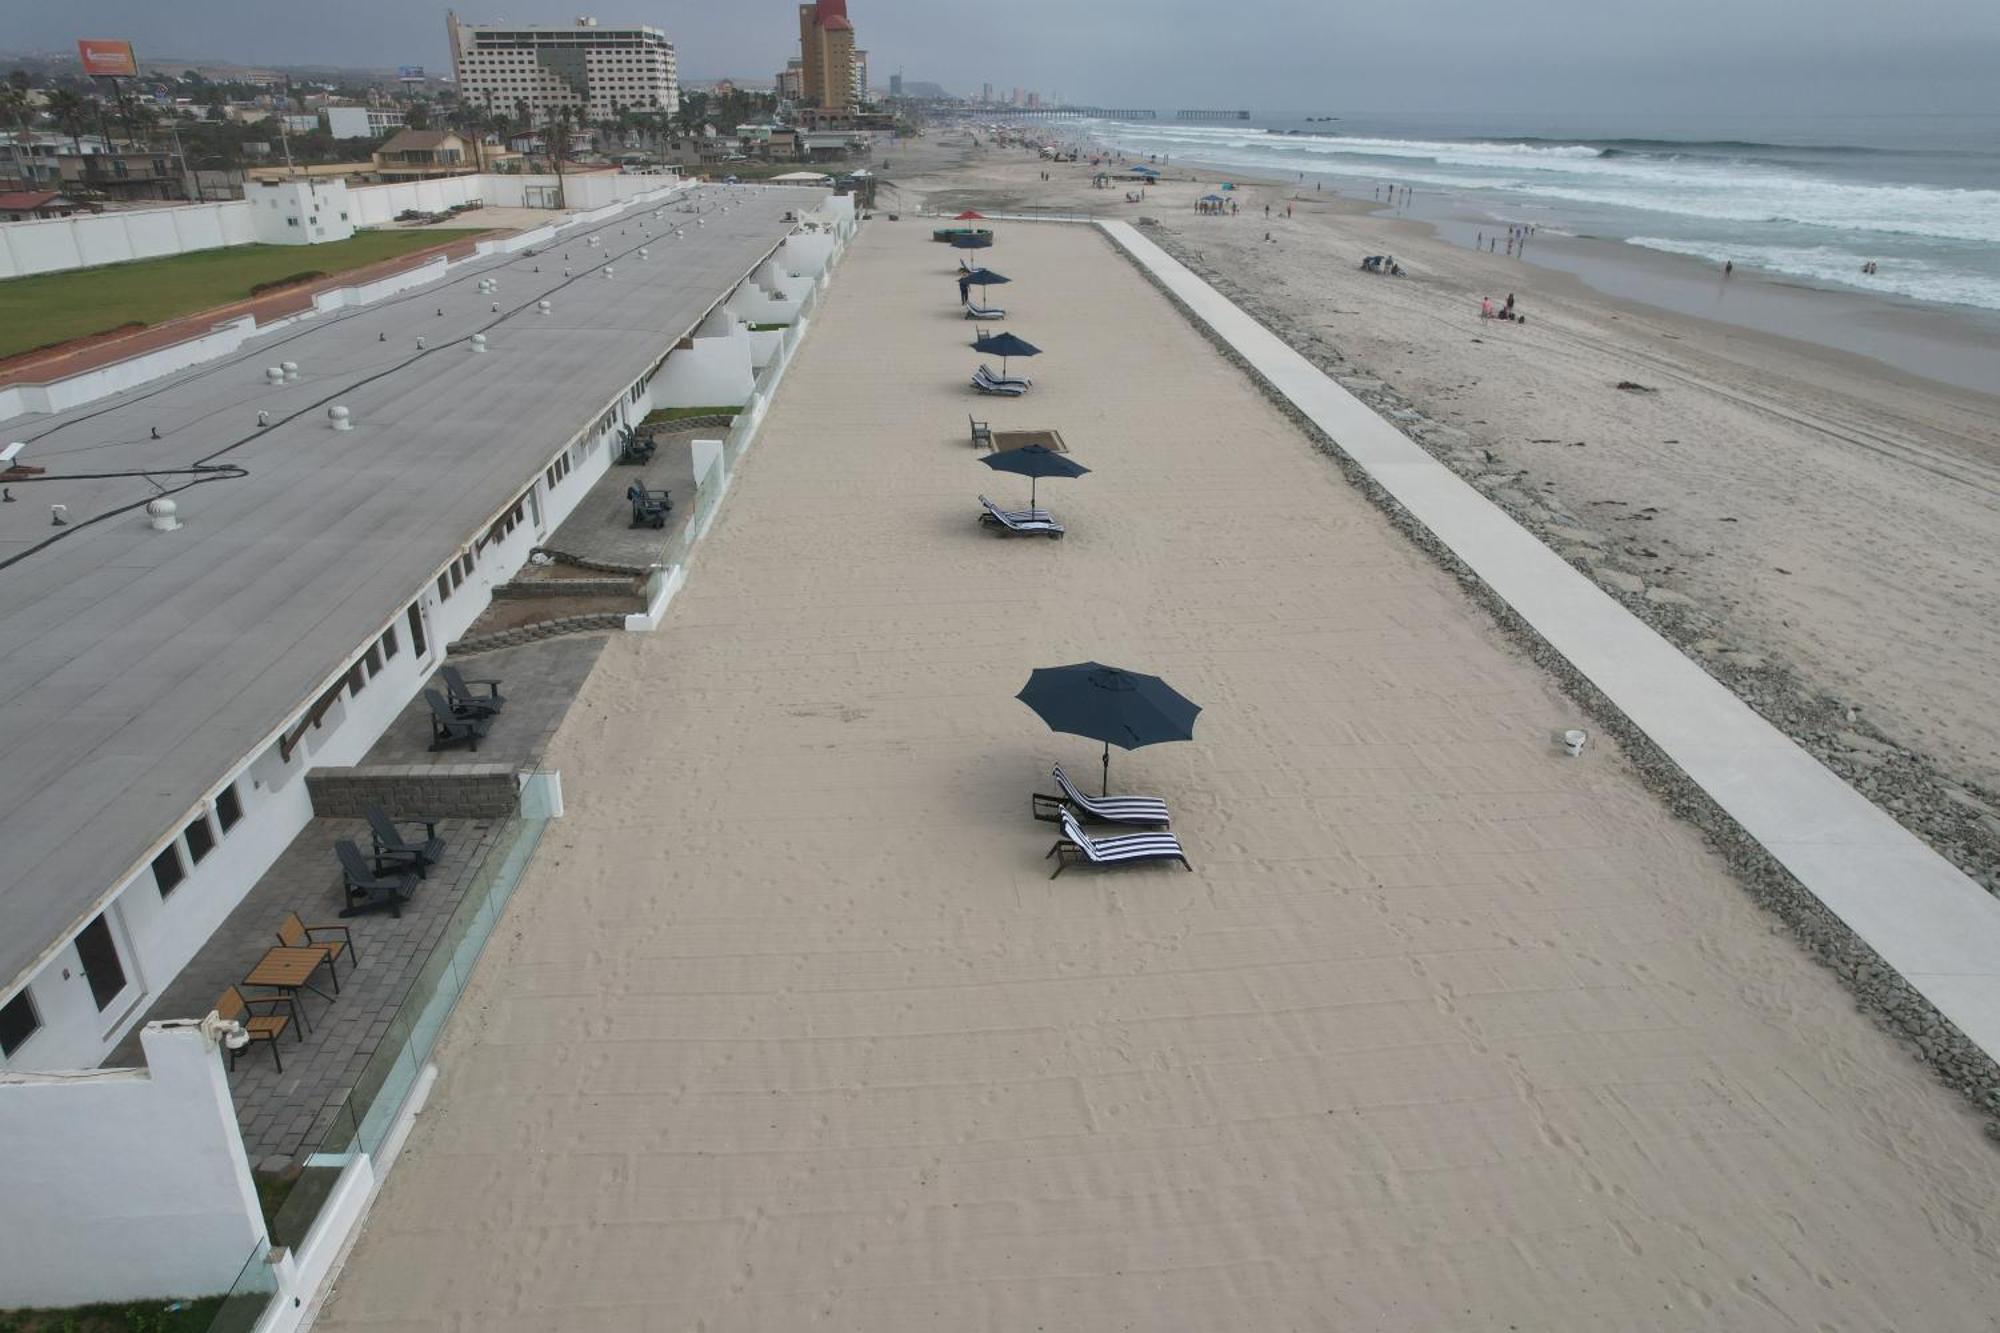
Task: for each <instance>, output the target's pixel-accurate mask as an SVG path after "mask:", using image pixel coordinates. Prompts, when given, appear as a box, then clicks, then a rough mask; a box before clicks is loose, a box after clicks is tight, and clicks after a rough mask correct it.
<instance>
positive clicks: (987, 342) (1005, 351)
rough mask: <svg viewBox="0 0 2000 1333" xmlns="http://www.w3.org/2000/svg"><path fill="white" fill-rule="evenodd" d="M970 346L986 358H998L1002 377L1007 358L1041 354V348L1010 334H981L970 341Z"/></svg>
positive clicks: (1005, 371) (1005, 368)
mask: <svg viewBox="0 0 2000 1333" xmlns="http://www.w3.org/2000/svg"><path fill="white" fill-rule="evenodd" d="M972 346H973V348H974V349H975V350H977V351H981V352H984V353H986V354H987V355H988V356H997V357H999V358H1000V373H1001V374H1002V375H1005V374H1006V373H1007V358H1008V357H1010V356H1040V355H1041V354H1042V349H1041V348H1039V347H1037V346H1035V345H1034V344H1033V343H1031V342H1029V341H1028V340H1027V339H1026V338H1017V337H1015V336H1014V335H1013V334H1011V333H996V334H993V335H992V336H990V337H989V336H987V335H986V334H981V335H980V336H979V337H977V338H974V339H973V340H972Z"/></svg>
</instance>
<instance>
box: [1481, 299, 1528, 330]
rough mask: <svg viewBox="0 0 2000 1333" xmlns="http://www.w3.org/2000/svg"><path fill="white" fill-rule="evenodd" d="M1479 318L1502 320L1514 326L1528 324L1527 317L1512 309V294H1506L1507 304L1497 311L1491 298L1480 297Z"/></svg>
mask: <svg viewBox="0 0 2000 1333" xmlns="http://www.w3.org/2000/svg"><path fill="white" fill-rule="evenodd" d="M1479 317H1480V318H1481V319H1504V320H1509V321H1511V322H1512V323H1515V324H1526V323H1527V322H1528V317H1527V316H1526V315H1524V314H1522V313H1521V312H1520V311H1518V310H1516V309H1515V308H1514V293H1512V292H1508V293H1507V304H1505V305H1503V306H1501V307H1500V308H1499V309H1497V310H1496V309H1495V308H1494V306H1493V298H1492V297H1490V296H1482V297H1480V298H1479Z"/></svg>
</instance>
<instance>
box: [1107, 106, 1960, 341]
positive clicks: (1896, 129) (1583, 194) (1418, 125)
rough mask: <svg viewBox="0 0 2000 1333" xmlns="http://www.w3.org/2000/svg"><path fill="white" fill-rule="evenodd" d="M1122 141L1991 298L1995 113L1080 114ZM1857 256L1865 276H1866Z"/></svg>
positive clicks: (1129, 147) (1208, 160) (1523, 219)
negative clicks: (1210, 121) (1195, 118)
mask: <svg viewBox="0 0 2000 1333" xmlns="http://www.w3.org/2000/svg"><path fill="white" fill-rule="evenodd" d="M1087 131H1088V133H1089V134H1090V136H1091V137H1093V138H1095V139H1096V140H1098V141H1100V142H1104V143H1110V144H1114V145H1116V146H1118V147H1120V148H1122V149H1125V150H1126V151H1128V152H1135V153H1141V154H1154V153H1157V154H1168V155H1171V156H1173V157H1175V158H1179V159H1184V160H1186V161H1189V162H1191V163H1193V162H1199V163H1202V164H1204V165H1210V166H1215V167H1220V168H1224V169H1228V168H1235V169H1238V170H1241V171H1243V172H1244V173H1245V174H1255V175H1262V176H1271V177H1277V178H1283V177H1286V176H1289V175H1293V174H1295V173H1304V175H1305V176H1306V178H1307V179H1309V180H1323V181H1326V182H1328V183H1329V184H1331V185H1333V186H1334V187H1335V188H1338V189H1340V191H1341V192H1342V193H1343V194H1349V195H1352V194H1355V193H1357V191H1358V192H1359V193H1360V195H1361V197H1363V198H1366V197H1368V193H1369V191H1370V190H1371V189H1372V188H1373V186H1374V185H1376V184H1378V183H1379V184H1382V185H1387V184H1391V183H1393V184H1395V185H1398V186H1408V187H1411V188H1412V189H1414V190H1416V191H1417V192H1418V193H1419V194H1420V195H1425V194H1428V195H1431V196H1432V197H1433V198H1432V202H1435V201H1436V197H1437V196H1438V195H1440V194H1442V195H1445V196H1449V197H1450V199H1451V201H1452V202H1453V203H1454V204H1456V205H1457V206H1459V207H1460V208H1462V209H1463V210H1465V211H1466V212H1468V213H1469V214H1470V215H1471V216H1473V217H1475V218H1479V219H1483V220H1487V221H1491V222H1492V223H1494V224H1495V225H1497V226H1502V227H1504V226H1505V225H1506V224H1509V223H1534V224H1536V225H1537V226H1538V228H1540V229H1541V231H1543V232H1544V233H1547V232H1555V233H1568V234H1574V235H1584V236H1593V237H1599V238H1604V239H1610V240H1618V241H1623V242H1625V243H1627V244H1630V245H1634V246H1640V247H1643V248H1646V249H1649V250H1658V251H1665V252H1669V253H1674V254H1682V255H1691V256H1695V257H1698V258H1701V259H1704V260H1708V261H1710V262H1712V263H1715V264H1721V263H1722V262H1723V261H1725V260H1733V261H1734V262H1735V264H1736V266H1737V267H1738V268H1739V269H1743V268H1751V269H1760V270H1764V271H1765V272H1768V273H1770V274H1772V275H1774V276H1779V277H1783V278H1787V279H1791V280H1795V281H1799V282H1803V283H1806V284H1809V285H1813V286H1825V287H1840V288H1851V289H1855V290H1861V291H1870V292H1876V293H1882V294H1888V295H1894V296H1899V297H1906V298H1908V299H1911V300H1915V301H1922V302H1933V303H1937V304H1942V305H1953V306H1962V307H1972V308H1976V309H1979V310H1983V311H2000V115H1987V116H1847V117H1842V116H1832V117H1830V116H1815V117H1811V118H1805V117H1800V118H1787V117H1777V118H1769V119H1764V120H1758V121H1751V120H1746V119H1743V118H1732V119H1729V120H1722V119H1715V120H1709V121H1702V120H1698V119H1683V120H1680V121H1666V120H1660V121H1653V122H1642V121H1638V120H1635V119H1630V118H1624V117H1601V118H1595V119H1575V120H1567V121H1549V120H1546V119H1536V118H1522V119H1519V120H1516V121H1509V120H1505V119H1498V118H1496V119H1488V120H1483V121H1482V120H1481V119H1479V118H1468V117H1442V116H1440V117H1407V116H1406V117H1381V116H1366V115H1342V116H1341V117H1340V118H1339V119H1338V120H1332V121H1329V120H1324V119H1307V118H1306V117H1304V116H1288V117H1277V118H1270V119H1265V120H1262V121H1253V122H1248V123H1243V124H1234V125H1226V126H1223V125H1184V124H1180V123H1177V122H1173V121H1161V122H1134V123H1125V122H1109V121H1095V122H1090V123H1089V125H1088V127H1087ZM1869 261H1873V262H1874V263H1875V264H1876V265H1877V270H1878V271H1877V272H1876V273H1874V274H1872V275H1871V274H1864V273H1863V272H1861V266H1862V265H1863V264H1864V263H1866V262H1869Z"/></svg>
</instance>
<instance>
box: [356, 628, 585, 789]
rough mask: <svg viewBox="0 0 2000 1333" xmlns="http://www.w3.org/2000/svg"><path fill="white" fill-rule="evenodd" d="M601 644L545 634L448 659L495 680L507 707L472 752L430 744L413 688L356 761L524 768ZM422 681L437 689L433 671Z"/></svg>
mask: <svg viewBox="0 0 2000 1333" xmlns="http://www.w3.org/2000/svg"><path fill="white" fill-rule="evenodd" d="M603 651H604V637H603V636H602V635H589V636H584V637H577V638H566V639H545V640H543V641H542V642H540V643H530V644H524V645H523V646H521V647H519V648H503V649H500V650H498V651H496V652H491V653H481V654H480V655H479V656H478V657H476V658H472V659H469V660H466V661H455V662H454V663H453V665H454V666H456V667H457V668H458V669H459V670H460V671H462V672H464V673H465V675H466V676H467V677H468V678H470V679H475V680H476V679H481V678H492V679H497V680H499V681H500V682H501V686H500V689H501V692H502V693H504V694H505V695H506V696H507V707H506V708H505V709H504V710H502V712H501V714H500V716H499V717H497V718H495V719H494V721H493V729H492V730H491V731H490V732H488V733H487V736H486V739H485V740H483V741H481V742H480V743H479V752H478V753H477V754H474V753H473V752H472V751H470V750H468V749H466V748H465V747H464V746H453V747H452V748H451V749H448V750H433V749H431V714H430V707H429V705H428V704H426V703H425V702H424V698H423V695H421V694H419V695H418V696H417V697H416V698H415V699H414V700H413V701H411V703H410V704H409V705H408V706H407V707H405V708H404V709H403V711H402V712H401V713H398V714H397V715H396V720H395V721H394V722H391V723H390V724H389V728H388V730H386V731H384V732H383V733H382V738H381V739H380V740H378V741H376V742H375V744H374V746H373V748H371V749H370V750H369V751H368V753H367V755H366V756H365V757H364V758H363V759H362V761H361V762H362V765H363V766H375V765H384V764H426V765H431V764H511V765H513V766H514V767H515V768H518V769H532V768H534V767H536V766H537V765H538V764H540V763H541V760H542V755H543V753H544V752H545V751H546V750H547V749H548V746H549V739H550V737H552V736H554V735H555V733H556V728H557V727H559V726H561V725H562V720H563V716H564V715H565V714H566V713H568V712H569V706H570V701H571V700H573V699H575V698H576V694H577V691H578V690H580V689H582V688H583V682H584V681H585V680H586V679H587V678H588V677H589V675H590V669H591V668H592V667H593V666H595V665H596V664H597V655H598V654H599V653H601V652H603ZM429 684H430V688H432V689H435V690H439V691H442V690H443V689H444V682H443V681H442V680H439V679H437V678H436V677H433V678H432V679H431V681H430V682H429Z"/></svg>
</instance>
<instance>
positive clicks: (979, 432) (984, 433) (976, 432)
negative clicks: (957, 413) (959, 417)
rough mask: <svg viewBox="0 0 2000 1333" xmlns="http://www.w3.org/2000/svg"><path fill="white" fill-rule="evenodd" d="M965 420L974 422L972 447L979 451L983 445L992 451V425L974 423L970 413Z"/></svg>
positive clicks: (982, 422)
mask: <svg viewBox="0 0 2000 1333" xmlns="http://www.w3.org/2000/svg"><path fill="white" fill-rule="evenodd" d="M965 419H966V420H967V421H972V447H973V448H975V449H977V448H978V447H979V446H980V445H982V444H983V445H985V446H986V447H987V448H988V449H991V448H992V447H993V426H992V424H991V423H989V422H985V421H973V420H972V416H971V414H970V413H968V414H967V415H966V418H965Z"/></svg>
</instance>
